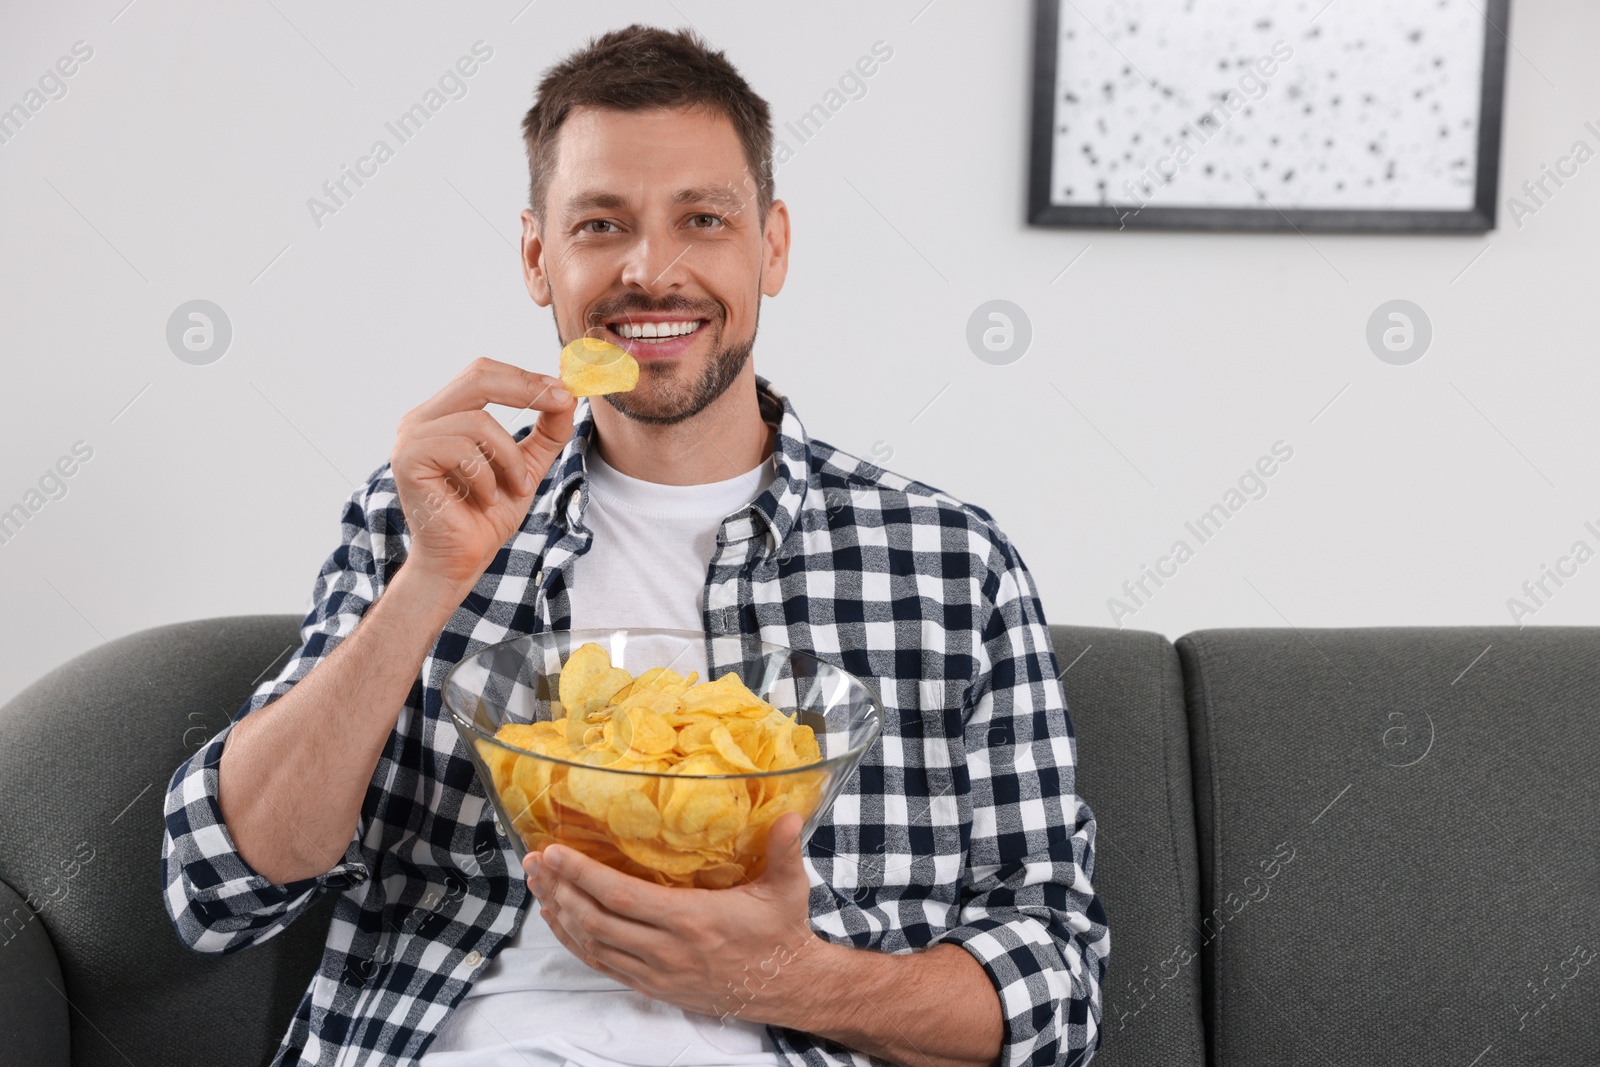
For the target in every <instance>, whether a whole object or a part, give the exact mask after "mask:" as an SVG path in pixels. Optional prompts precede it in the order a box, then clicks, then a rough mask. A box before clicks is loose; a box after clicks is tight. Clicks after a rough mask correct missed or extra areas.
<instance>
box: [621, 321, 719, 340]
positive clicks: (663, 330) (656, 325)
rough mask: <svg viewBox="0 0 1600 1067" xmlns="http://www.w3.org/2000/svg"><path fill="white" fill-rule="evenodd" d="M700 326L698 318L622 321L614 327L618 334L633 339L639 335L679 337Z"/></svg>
mask: <svg viewBox="0 0 1600 1067" xmlns="http://www.w3.org/2000/svg"><path fill="white" fill-rule="evenodd" d="M699 328H700V322H699V320H694V321H690V322H622V323H618V324H617V325H616V326H615V327H614V329H615V330H616V331H617V333H618V335H620V336H622V337H626V338H628V339H629V340H634V339H637V338H640V337H681V336H683V335H684V334H687V333H693V332H694V331H696V330H698V329H699Z"/></svg>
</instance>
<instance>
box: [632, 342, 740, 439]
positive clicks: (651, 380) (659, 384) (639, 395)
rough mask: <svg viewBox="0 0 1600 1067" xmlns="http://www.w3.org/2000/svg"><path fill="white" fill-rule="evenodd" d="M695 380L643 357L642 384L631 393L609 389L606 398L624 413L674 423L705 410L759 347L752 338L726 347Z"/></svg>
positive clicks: (640, 419)
mask: <svg viewBox="0 0 1600 1067" xmlns="http://www.w3.org/2000/svg"><path fill="white" fill-rule="evenodd" d="M721 340H722V339H721V337H720V336H719V337H717V338H716V339H715V343H716V344H717V346H718V347H717V349H716V353H715V354H714V355H713V356H712V358H711V359H710V360H708V361H707V362H706V365H705V367H704V368H703V369H702V370H701V372H700V374H699V375H698V376H697V377H696V378H695V379H694V380H693V381H691V382H687V383H685V382H683V381H681V380H680V376H679V375H678V374H676V373H674V371H673V369H672V368H670V367H667V366H664V365H662V364H660V363H654V362H652V361H650V360H648V359H642V360H640V361H639V384H638V385H637V386H635V387H634V388H633V390H631V391H630V392H627V393H607V394H605V399H606V402H607V403H608V404H610V405H611V406H612V408H614V409H615V410H616V411H617V412H619V413H620V414H622V415H623V416H624V417H626V418H629V419H632V420H634V421H635V422H642V423H646V424H649V425H654V426H670V425H672V424H674V423H679V422H683V421H684V420H686V419H691V418H693V417H694V416H696V415H698V414H699V413H700V412H702V411H704V410H705V409H706V408H707V407H708V406H709V405H710V404H711V403H712V401H714V400H716V399H717V397H719V396H721V395H722V394H723V393H725V392H726V391H727V390H728V387H729V386H730V385H732V384H733V382H734V379H736V378H738V376H739V372H740V371H742V370H743V369H744V365H745V363H746V362H747V361H748V360H749V359H750V352H751V350H752V349H753V348H754V347H755V341H754V338H752V339H751V340H749V341H743V342H739V343H737V344H733V345H729V346H727V347H722V345H721Z"/></svg>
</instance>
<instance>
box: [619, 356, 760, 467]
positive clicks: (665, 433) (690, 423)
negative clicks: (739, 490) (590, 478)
mask: <svg viewBox="0 0 1600 1067" xmlns="http://www.w3.org/2000/svg"><path fill="white" fill-rule="evenodd" d="M589 404H590V410H591V411H592V412H593V414H594V438H593V439H592V440H591V441H590V444H589V447H590V448H598V449H599V450H600V458H601V459H603V460H605V461H606V462H607V463H608V464H610V465H611V466H612V467H613V468H615V469H616V470H619V471H621V472H622V473H623V474H626V475H628V476H630V477H633V478H639V479H641V480H643V481H647V482H656V483H659V484H661V485H703V484H705V483H706V482H720V481H725V480H727V479H729V478H733V477H737V476H738V475H740V474H743V473H744V472H745V471H747V470H750V469H751V468H753V467H755V466H757V465H758V464H760V463H761V461H762V460H764V459H766V458H767V457H768V456H770V455H771V454H772V451H773V449H774V448H776V447H777V439H778V438H777V429H776V427H773V426H770V425H768V424H767V423H766V422H764V421H762V418H761V405H760V403H759V401H758V400H757V398H756V381H755V373H754V371H753V370H752V369H751V367H750V365H749V364H748V363H746V364H745V368H744V370H743V371H742V372H741V373H740V374H739V376H738V377H737V378H736V379H734V382H733V384H732V385H730V386H728V388H727V389H726V390H724V391H723V393H722V395H721V396H719V397H717V399H715V400H713V401H712V402H711V403H710V404H707V405H706V407H705V408H704V409H703V410H701V411H700V412H699V413H698V414H697V415H694V416H693V417H691V418H688V419H685V420H683V421H682V422H678V423H673V424H670V425H665V426H663V425H655V424H651V423H643V422H637V421H635V420H633V419H630V418H628V417H627V416H626V415H623V414H622V413H621V412H619V411H617V410H616V409H615V408H613V407H612V406H611V405H610V404H609V403H607V402H606V401H605V398H604V397H598V396H597V397H594V398H592V399H591V400H590V401H589Z"/></svg>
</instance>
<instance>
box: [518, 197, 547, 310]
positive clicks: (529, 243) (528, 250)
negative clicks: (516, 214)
mask: <svg viewBox="0 0 1600 1067" xmlns="http://www.w3.org/2000/svg"><path fill="white" fill-rule="evenodd" d="M522 280H523V281H524V282H525V283H526V284H527V286H528V295H529V296H531V297H533V302H534V303H535V304H538V305H539V306H540V307H542V308H543V307H549V306H550V277H549V275H547V274H545V272H544V241H543V240H542V239H541V238H540V236H539V220H538V219H536V218H534V216H533V211H532V210H530V209H527V208H524V209H523V211H522Z"/></svg>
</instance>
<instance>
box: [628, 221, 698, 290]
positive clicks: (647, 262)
mask: <svg viewBox="0 0 1600 1067" xmlns="http://www.w3.org/2000/svg"><path fill="white" fill-rule="evenodd" d="M691 247H692V246H691V245H689V244H688V243H687V242H685V241H683V240H682V239H679V238H676V237H673V236H671V235H669V234H666V233H641V234H640V235H639V236H638V238H637V239H636V240H635V241H634V242H633V243H632V244H631V245H630V246H629V248H628V252H627V259H626V261H625V262H624V263H623V267H622V282H623V284H624V285H627V286H628V287H629V288H630V289H637V290H642V291H644V292H647V293H651V294H655V293H665V292H670V291H672V290H673V289H676V288H678V287H679V286H680V285H681V284H682V282H683V276H684V271H685V260H686V259H687V257H688V256H689V254H690V251H689V250H690V248H691Z"/></svg>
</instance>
